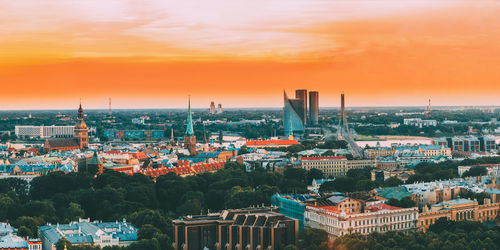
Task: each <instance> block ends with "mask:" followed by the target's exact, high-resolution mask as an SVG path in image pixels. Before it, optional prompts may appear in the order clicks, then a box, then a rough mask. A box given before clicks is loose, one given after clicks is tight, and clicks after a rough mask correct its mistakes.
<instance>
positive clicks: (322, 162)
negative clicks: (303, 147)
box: [300, 156, 375, 176]
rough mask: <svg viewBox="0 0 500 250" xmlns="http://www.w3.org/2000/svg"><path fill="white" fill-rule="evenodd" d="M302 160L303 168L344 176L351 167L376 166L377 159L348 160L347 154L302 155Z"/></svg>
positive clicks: (329, 174)
mask: <svg viewBox="0 0 500 250" xmlns="http://www.w3.org/2000/svg"><path fill="white" fill-rule="evenodd" d="M300 161H301V167H302V168H303V169H306V170H311V169H313V168H316V169H318V170H320V171H322V172H323V173H324V174H325V175H327V176H343V175H346V174H347V171H349V170H350V169H361V168H373V167H375V159H368V160H347V158H346V157H345V156H317V157H302V158H301V159H300Z"/></svg>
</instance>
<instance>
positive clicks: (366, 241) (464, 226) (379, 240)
mask: <svg viewBox="0 0 500 250" xmlns="http://www.w3.org/2000/svg"><path fill="white" fill-rule="evenodd" d="M316 249H321V248H316ZM323 249H422V250H427V249H429V250H430V249H436V250H441V249H450V250H452V249H473V250H475V249H500V230H499V229H498V227H497V228H494V229H488V228H486V227H485V226H484V225H482V224H481V223H478V222H472V221H460V222H454V221H449V220H447V219H446V218H441V219H439V220H437V221H436V223H435V224H433V225H431V226H430V227H429V230H428V231H427V232H426V233H424V232H412V233H401V232H388V233H384V234H380V233H371V234H369V235H360V234H350V235H346V236H342V237H339V238H337V239H336V240H335V241H334V242H333V243H331V244H330V245H329V247H327V248H323Z"/></svg>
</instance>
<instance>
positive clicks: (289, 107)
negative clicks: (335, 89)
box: [283, 89, 319, 136]
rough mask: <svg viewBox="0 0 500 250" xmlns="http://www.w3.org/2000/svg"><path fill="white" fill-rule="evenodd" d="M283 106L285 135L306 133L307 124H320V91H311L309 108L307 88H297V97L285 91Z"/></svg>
mask: <svg viewBox="0 0 500 250" xmlns="http://www.w3.org/2000/svg"><path fill="white" fill-rule="evenodd" d="M283 96H284V107H283V116H284V117H283V125H284V128H285V135H287V136H289V135H293V134H295V133H299V134H301V133H304V130H305V127H306V126H307V125H310V126H317V125H318V113H319V93H318V92H317V91H311V92H309V109H308V107H307V90H306V89H297V90H295V99H291V98H288V96H287V94H286V92H285V91H283Z"/></svg>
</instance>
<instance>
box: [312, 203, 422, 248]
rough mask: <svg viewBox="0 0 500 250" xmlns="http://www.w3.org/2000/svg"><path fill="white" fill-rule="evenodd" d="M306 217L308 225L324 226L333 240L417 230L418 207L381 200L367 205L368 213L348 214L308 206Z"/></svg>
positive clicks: (321, 227) (366, 210)
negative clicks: (400, 206)
mask: <svg viewBox="0 0 500 250" xmlns="http://www.w3.org/2000/svg"><path fill="white" fill-rule="evenodd" d="M304 219H305V222H304V225H305V226H306V227H312V228H319V229H323V230H325V231H326V232H327V233H328V236H329V237H330V238H331V239H332V238H336V237H339V236H342V235H346V234H351V233H360V234H369V233H373V232H379V233H384V232H388V231H413V230H416V229H417V228H418V208H417V207H413V208H399V207H393V206H389V205H387V204H385V203H378V204H374V205H371V206H368V207H366V208H365V212H364V213H353V214H346V213H345V212H340V211H338V210H337V209H336V208H335V207H314V206H307V207H306V209H305V212H304Z"/></svg>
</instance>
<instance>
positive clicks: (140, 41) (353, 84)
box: [0, 0, 500, 110]
mask: <svg viewBox="0 0 500 250" xmlns="http://www.w3.org/2000/svg"><path fill="white" fill-rule="evenodd" d="M498 13H500V1H490V0H475V1H469V0H329V1H328V0H252V1H240V0H218V1H216V0H214V1H191V0H183V1H170V0H150V1H145V0H140V1H139V0H107V1H101V0H98V1H96V0H86V1H80V0H51V1H37V0H18V1H11V0H0V87H1V89H0V110H2V109H3V110H5V109H68V108H72V107H76V106H77V105H78V103H79V101H80V98H81V100H82V104H83V105H84V106H85V107H86V108H93V109H94V108H97V109H99V108H103V109H104V108H107V106H108V99H109V98H111V99H112V106H113V108H184V107H186V103H187V97H188V95H191V101H192V106H193V107H195V108H202V107H206V108H208V107H209V104H210V101H214V102H215V103H221V104H222V106H223V107H232V108H237V107H280V106H283V103H282V102H283V96H282V95H283V90H286V91H287V92H288V93H289V96H293V92H294V90H295V89H298V88H305V89H309V90H316V91H319V92H320V94H319V97H320V106H322V107H337V106H339V104H340V93H345V94H346V104H347V105H348V106H408V105H411V106H425V105H427V102H428V99H431V100H432V105H436V106H441V105H500V99H499V97H500V18H498Z"/></svg>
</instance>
